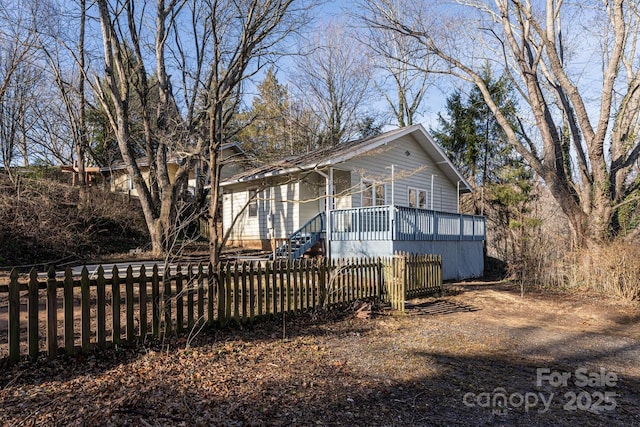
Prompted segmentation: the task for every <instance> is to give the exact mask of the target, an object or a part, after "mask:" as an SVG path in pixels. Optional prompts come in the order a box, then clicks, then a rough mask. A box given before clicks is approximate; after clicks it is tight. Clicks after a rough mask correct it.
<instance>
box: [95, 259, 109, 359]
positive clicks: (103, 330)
mask: <svg viewBox="0 0 640 427" xmlns="http://www.w3.org/2000/svg"><path fill="white" fill-rule="evenodd" d="M96 287H97V289H96V294H97V296H96V304H97V307H96V324H97V325H96V327H97V329H98V331H97V345H98V348H105V347H106V344H107V327H106V325H107V313H106V311H107V303H106V280H105V278H104V269H103V268H102V266H100V267H98V280H97V284H96Z"/></svg>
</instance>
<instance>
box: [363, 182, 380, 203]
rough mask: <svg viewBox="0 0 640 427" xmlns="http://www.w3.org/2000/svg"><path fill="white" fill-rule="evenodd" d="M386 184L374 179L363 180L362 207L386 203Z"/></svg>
mask: <svg viewBox="0 0 640 427" xmlns="http://www.w3.org/2000/svg"><path fill="white" fill-rule="evenodd" d="M385 193H386V191H385V185H384V184H380V183H377V182H373V181H362V207H366V206H382V205H384V204H385Z"/></svg>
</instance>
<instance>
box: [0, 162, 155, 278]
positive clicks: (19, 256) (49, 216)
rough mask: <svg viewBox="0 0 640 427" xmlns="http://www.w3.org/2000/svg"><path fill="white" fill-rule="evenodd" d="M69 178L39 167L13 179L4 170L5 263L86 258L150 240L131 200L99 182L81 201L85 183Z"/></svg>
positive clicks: (0, 254) (0, 191) (1, 235)
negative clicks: (71, 181) (76, 183)
mask: <svg viewBox="0 0 640 427" xmlns="http://www.w3.org/2000/svg"><path fill="white" fill-rule="evenodd" d="M65 178H68V177H65V176H59V175H58V174H56V173H54V172H52V171H47V170H44V171H37V170H36V171H33V172H29V173H25V174H22V175H20V176H19V177H18V179H15V178H14V181H13V182H12V181H11V180H9V178H8V177H7V176H6V175H4V174H0V223H1V224H2V227H1V228H0V241H2V242H3V244H2V245H0V266H16V265H29V264H42V263H47V262H51V261H56V260H61V259H68V260H71V259H86V258H87V257H90V256H91V255H96V254H103V253H109V252H113V251H125V252H126V251H128V250H129V249H130V248H132V247H134V248H135V247H137V246H144V245H145V244H146V241H147V237H146V234H147V233H146V229H145V226H144V221H143V220H142V218H141V215H139V214H136V213H135V212H137V211H138V210H137V209H135V208H134V207H133V206H132V205H131V202H128V201H126V200H122V198H120V197H117V196H115V195H113V194H109V193H106V192H105V191H103V190H101V189H99V188H95V187H93V188H89V189H88V194H87V198H86V200H85V201H84V202H82V203H81V200H80V194H79V188H78V187H72V186H70V185H68V184H66V183H64V182H63V181H64V179H65Z"/></svg>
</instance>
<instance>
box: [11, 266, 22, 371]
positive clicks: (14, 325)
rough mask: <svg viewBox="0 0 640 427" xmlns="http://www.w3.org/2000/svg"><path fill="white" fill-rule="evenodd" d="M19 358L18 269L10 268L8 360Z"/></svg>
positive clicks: (14, 360) (12, 361)
mask: <svg viewBox="0 0 640 427" xmlns="http://www.w3.org/2000/svg"><path fill="white" fill-rule="evenodd" d="M19 360H20V284H19V283H18V271H17V270H15V269H14V270H11V282H10V283H9V362H10V363H15V362H18V361H19Z"/></svg>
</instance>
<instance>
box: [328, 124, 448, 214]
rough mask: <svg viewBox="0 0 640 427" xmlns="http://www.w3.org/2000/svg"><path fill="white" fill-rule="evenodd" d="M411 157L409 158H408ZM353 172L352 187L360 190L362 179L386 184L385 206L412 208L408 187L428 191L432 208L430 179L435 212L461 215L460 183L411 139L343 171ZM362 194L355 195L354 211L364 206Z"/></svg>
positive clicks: (369, 155)
mask: <svg viewBox="0 0 640 427" xmlns="http://www.w3.org/2000/svg"><path fill="white" fill-rule="evenodd" d="M407 153H408V155H407ZM391 165H394V180H393V181H394V182H393V187H394V189H393V193H394V199H395V200H393V201H392V200H391V193H392V179H391ZM345 166H348V167H349V168H351V169H352V170H353V173H352V174H351V185H352V187H353V188H356V189H357V188H359V185H360V182H361V180H362V179H365V180H370V181H376V182H380V183H383V184H386V203H387V204H392V203H393V204H395V205H400V206H408V205H409V194H408V191H407V190H408V187H414V188H420V189H424V190H427V192H428V198H427V199H428V200H427V207H428V208H431V176H432V175H434V177H433V209H434V210H438V211H445V212H457V211H458V199H457V197H458V193H457V183H455V182H451V181H449V180H448V179H447V178H446V177H445V175H444V173H442V171H441V170H440V168H439V167H438V165H436V164H435V163H434V162H433V160H432V159H431V158H430V157H429V156H428V155H427V153H426V152H425V151H424V150H423V149H422V148H421V147H420V145H419V144H418V143H417V142H415V140H414V139H413V138H412V137H411V136H405V137H403V138H401V139H399V140H397V141H394V142H393V143H392V144H390V145H386V146H382V147H380V148H378V149H376V150H372V151H370V152H368V153H367V154H365V155H363V156H361V157H358V158H355V159H351V160H349V161H347V162H345V163H344V164H343V165H341V166H340V167H345ZM361 200H362V196H361V193H360V191H354V192H353V196H352V198H351V201H352V205H353V207H360V206H361Z"/></svg>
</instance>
